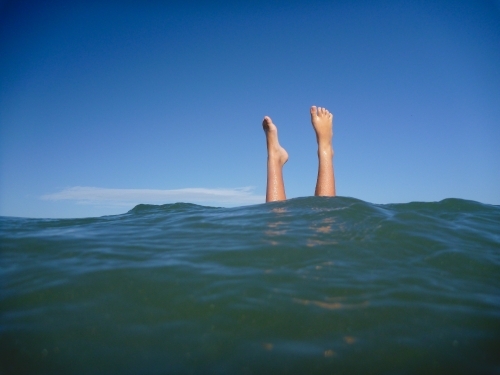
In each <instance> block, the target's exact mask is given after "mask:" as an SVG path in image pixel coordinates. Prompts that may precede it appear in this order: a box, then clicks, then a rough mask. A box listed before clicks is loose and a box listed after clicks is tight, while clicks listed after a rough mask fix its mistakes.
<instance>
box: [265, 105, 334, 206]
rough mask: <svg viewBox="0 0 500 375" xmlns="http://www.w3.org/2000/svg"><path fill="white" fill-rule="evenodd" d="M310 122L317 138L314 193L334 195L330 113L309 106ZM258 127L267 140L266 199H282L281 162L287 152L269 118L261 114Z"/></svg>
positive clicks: (283, 196) (283, 186)
mask: <svg viewBox="0 0 500 375" xmlns="http://www.w3.org/2000/svg"><path fill="white" fill-rule="evenodd" d="M311 123H312V126H313V128H314V131H315V132H316V140H317V141H318V179H317V181H316V190H315V192H314V195H318V196H324V197H334V196H335V195H336V193H335V175H334V173H333V147H332V137H333V115H332V114H331V113H330V112H328V110H327V109H326V108H321V107H319V108H316V107H315V106H313V107H311ZM262 127H263V128H264V132H265V133H266V141H267V189H266V202H274V201H282V200H285V199H286V195H285V183H284V182H283V165H285V163H286V162H287V160H288V153H287V152H286V150H285V149H284V148H283V147H281V145H280V143H279V141H278V128H277V127H276V125H274V124H273V122H272V120H271V118H270V117H268V116H266V117H264V121H263V122H262Z"/></svg>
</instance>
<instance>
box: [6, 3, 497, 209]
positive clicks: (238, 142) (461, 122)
mask: <svg viewBox="0 0 500 375" xmlns="http://www.w3.org/2000/svg"><path fill="white" fill-rule="evenodd" d="M0 4H1V5H0V72H1V75H0V215H5V216H23V217H83V216H100V215H106V214H118V213H123V212H126V211H127V210H128V209H130V208H132V207H133V206H134V205H135V204H137V203H155V204H163V203H172V202H177V201H183V202H192V203H197V204H204V205H215V206H238V205H246V204H255V203H260V202H263V201H264V196H265V186H266V148H265V138H264V133H263V131H262V128H261V122H262V118H263V117H264V115H268V116H271V117H272V119H273V121H274V122H275V124H276V125H277V126H278V129H279V136H280V142H281V144H282V145H283V147H285V148H286V149H287V151H288V153H289V155H290V158H289V161H288V163H287V164H286V166H285V169H284V177H285V187H286V193H287V197H288V198H294V197H300V196H308V195H312V194H313V193H314V186H315V182H316V173H317V157H316V144H315V137H314V132H313V130H312V127H311V125H310V122H309V114H308V109H309V107H310V106H311V105H317V106H323V107H327V108H328V109H330V111H331V112H333V113H334V115H335V123H334V133H335V135H334V148H335V158H334V164H335V176H336V183H337V193H338V194H339V195H342V196H351V197H355V198H359V199H363V200H365V201H369V202H373V203H398V202H410V201H438V200H441V199H444V198H450V197H455V198H463V199H471V200H476V201H480V202H483V203H489V204H500V166H499V164H500V163H499V162H500V147H499V145H500V2H498V1H496V2H495V1H439V2H436V1H307V2H306V1H295V2H294V1H283V2H272V1H271V2H269V1H266V2H259V1H253V2H248V3H246V4H242V3H241V2H223V1H203V2H199V1H198V2H197V1H165V2H162V1H106V0H103V1H99V2H97V1H78V0H77V1H71V2H67V1H51V0H48V1H45V2H39V1H23V0H19V1H10V2H9V1H7V2H0Z"/></svg>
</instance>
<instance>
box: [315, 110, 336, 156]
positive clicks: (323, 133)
mask: <svg viewBox="0 0 500 375" xmlns="http://www.w3.org/2000/svg"><path fill="white" fill-rule="evenodd" d="M311 123H312V126H313V128H314V131H315V132H316V140H317V141H318V151H319V152H331V153H332V155H333V148H332V137H333V114H331V113H330V112H329V111H328V110H327V109H326V108H321V107H319V108H316V107H315V106H312V107H311Z"/></svg>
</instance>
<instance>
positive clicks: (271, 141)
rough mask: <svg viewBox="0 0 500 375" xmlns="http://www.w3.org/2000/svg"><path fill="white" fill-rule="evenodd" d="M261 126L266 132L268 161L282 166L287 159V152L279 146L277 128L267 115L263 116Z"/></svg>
mask: <svg viewBox="0 0 500 375" xmlns="http://www.w3.org/2000/svg"><path fill="white" fill-rule="evenodd" d="M262 127H263V128H264V132H265V133H266V141H267V158H268V162H271V163H275V162H276V163H278V164H279V165H280V166H283V165H284V164H285V163H286V162H287V160H288V153H287V152H286V150H285V149H284V148H283V147H281V145H280V143H279V141H278V128H277V127H276V125H274V124H273V121H272V120H271V118H270V117H268V116H266V117H264V121H262Z"/></svg>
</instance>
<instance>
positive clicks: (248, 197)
mask: <svg viewBox="0 0 500 375" xmlns="http://www.w3.org/2000/svg"><path fill="white" fill-rule="evenodd" d="M253 190H254V188H252V187H243V188H234V189H205V188H186V189H173V190H157V189H106V188H98V187H87V186H74V187H69V188H66V189H63V190H61V191H60V192H57V193H53V194H46V195H43V196H42V197H41V198H42V199H43V200H48V201H74V202H77V203H84V204H94V205H113V206H130V205H136V204H139V203H149V204H164V203H174V202H185V203H197V204H209V205H221V206H238V205H247V204H257V203H263V202H264V200H265V197H264V196H261V195H254V194H253Z"/></svg>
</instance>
